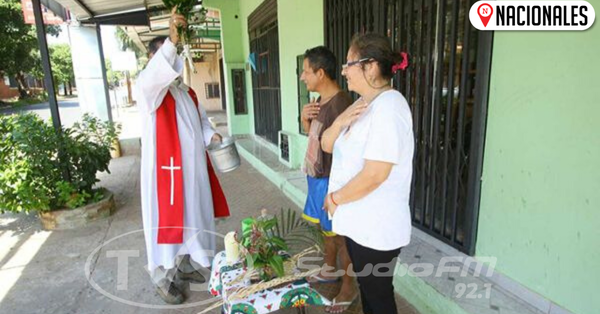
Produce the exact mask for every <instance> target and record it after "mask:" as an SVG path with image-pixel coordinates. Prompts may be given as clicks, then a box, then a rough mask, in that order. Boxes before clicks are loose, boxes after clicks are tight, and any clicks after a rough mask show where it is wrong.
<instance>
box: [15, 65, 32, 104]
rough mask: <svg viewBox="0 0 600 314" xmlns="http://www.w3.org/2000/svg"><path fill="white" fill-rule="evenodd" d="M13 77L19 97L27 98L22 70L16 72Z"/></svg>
mask: <svg viewBox="0 0 600 314" xmlns="http://www.w3.org/2000/svg"><path fill="white" fill-rule="evenodd" d="M15 79H16V80H17V86H18V88H19V99H24V98H27V96H29V95H28V94H27V85H26V83H25V76H24V75H23V72H19V73H17V75H15Z"/></svg>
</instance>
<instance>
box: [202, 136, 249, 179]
mask: <svg viewBox="0 0 600 314" xmlns="http://www.w3.org/2000/svg"><path fill="white" fill-rule="evenodd" d="M207 149H208V154H209V155H210V159H211V160H212V162H213V165H214V166H215V168H217V170H219V172H222V173H225V172H229V171H233V170H235V169H237V168H238V167H239V166H240V163H241V161H240V155H239V154H238V151H237V147H236V146H235V140H234V139H233V138H231V137H225V138H223V142H222V143H212V144H210V145H208V147H207Z"/></svg>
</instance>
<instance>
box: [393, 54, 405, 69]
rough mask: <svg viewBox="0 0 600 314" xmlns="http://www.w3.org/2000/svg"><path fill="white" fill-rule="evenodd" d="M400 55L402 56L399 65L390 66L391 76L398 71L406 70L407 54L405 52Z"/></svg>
mask: <svg viewBox="0 0 600 314" xmlns="http://www.w3.org/2000/svg"><path fill="white" fill-rule="evenodd" d="M400 55H401V56H402V62H400V63H399V64H398V63H396V64H394V65H393V66H392V73H393V74H396V72H398V70H402V71H404V70H405V69H406V68H408V54H407V53H406V52H401V53H400Z"/></svg>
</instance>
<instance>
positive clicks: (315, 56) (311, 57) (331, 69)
mask: <svg viewBox="0 0 600 314" xmlns="http://www.w3.org/2000/svg"><path fill="white" fill-rule="evenodd" d="M304 59H308V64H309V65H310V67H311V68H312V69H313V71H318V70H319V69H323V71H324V72H325V74H326V75H327V76H328V77H329V78H330V79H332V80H335V79H336V78H337V60H336V58H335V55H334V54H333V52H331V50H329V49H327V48H326V47H324V46H318V47H314V48H311V49H308V50H306V52H304Z"/></svg>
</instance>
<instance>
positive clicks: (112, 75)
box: [106, 58, 123, 89]
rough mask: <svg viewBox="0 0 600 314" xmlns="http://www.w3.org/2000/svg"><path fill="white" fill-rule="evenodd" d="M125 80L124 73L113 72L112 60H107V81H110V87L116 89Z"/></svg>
mask: <svg viewBox="0 0 600 314" xmlns="http://www.w3.org/2000/svg"><path fill="white" fill-rule="evenodd" d="M122 79H123V73H122V72H119V71H113V69H112V63H111V62H110V59H108V58H106V80H107V81H108V87H109V88H110V89H114V88H115V87H117V86H119V82H120V81H121V80H122Z"/></svg>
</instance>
